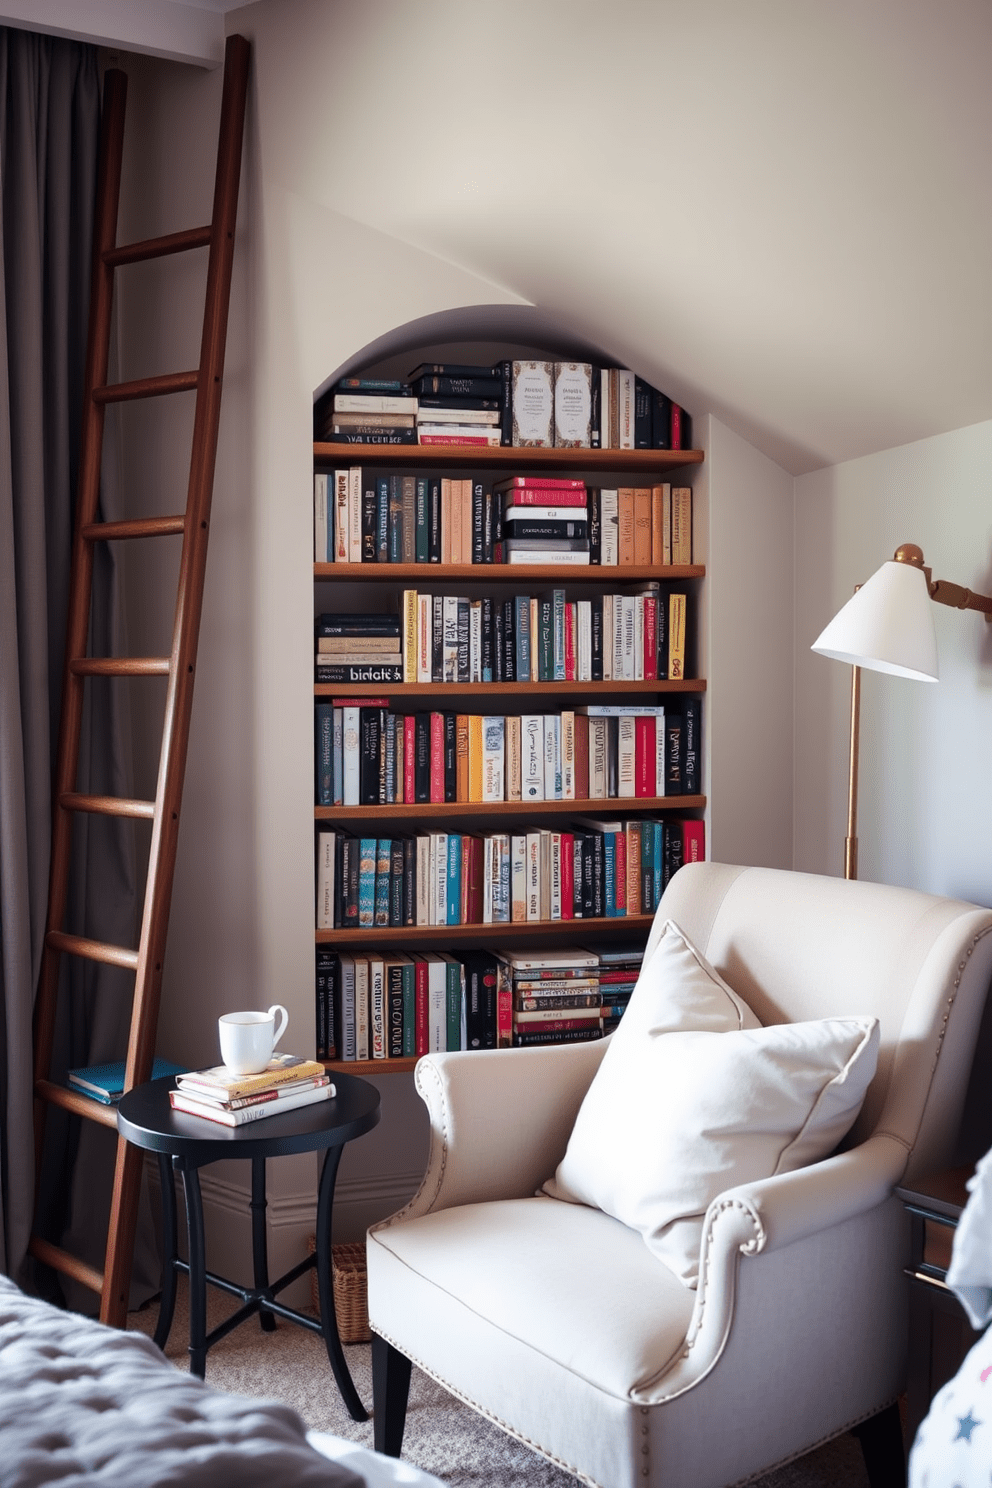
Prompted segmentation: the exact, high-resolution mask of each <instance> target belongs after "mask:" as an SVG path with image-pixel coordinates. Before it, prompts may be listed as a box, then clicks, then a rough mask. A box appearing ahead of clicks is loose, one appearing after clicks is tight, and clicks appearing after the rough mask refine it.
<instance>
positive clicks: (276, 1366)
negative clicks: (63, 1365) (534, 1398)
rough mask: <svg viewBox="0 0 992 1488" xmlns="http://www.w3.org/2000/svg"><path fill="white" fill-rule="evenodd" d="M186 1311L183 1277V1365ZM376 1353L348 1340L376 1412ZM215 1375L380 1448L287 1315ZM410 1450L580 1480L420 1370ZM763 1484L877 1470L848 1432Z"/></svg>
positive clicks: (213, 1365)
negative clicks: (355, 1418) (867, 1467)
mask: <svg viewBox="0 0 992 1488" xmlns="http://www.w3.org/2000/svg"><path fill="white" fill-rule="evenodd" d="M233 1310H234V1307H233V1304H232V1302H231V1299H230V1298H227V1297H224V1296H222V1295H220V1294H218V1293H216V1292H213V1291H212V1290H211V1291H210V1294H209V1296H208V1301H207V1326H208V1328H213V1327H216V1326H217V1324H218V1323H219V1322H221V1321H222V1319H223V1318H224V1317H225V1316H227V1315H228V1314H229V1313H230V1312H232V1311H233ZM187 1318H188V1314H187V1310H186V1289H185V1279H183V1280H182V1281H181V1282H180V1290H179V1298H178V1302H177V1305H176V1315H175V1321H174V1322H173V1325H172V1333H171V1336H170V1338H169V1341H168V1344H167V1346H166V1350H165V1352H166V1354H167V1355H168V1357H169V1358H170V1359H171V1360H172V1361H173V1363H174V1364H176V1366H177V1367H178V1368H180V1369H185V1368H187V1366H188V1358H187V1354H186V1343H187V1341H188V1336H189V1334H188V1327H189V1324H188V1321H187ZM156 1321H157V1308H156V1307H155V1306H154V1305H152V1306H149V1307H147V1308H144V1309H143V1310H142V1311H141V1312H136V1313H132V1314H131V1315H130V1317H129V1319H128V1326H129V1327H130V1328H137V1329H140V1331H142V1332H144V1333H148V1334H151V1333H153V1332H154V1331H155V1323H156ZM371 1352H372V1351H371V1348H370V1346H369V1345H368V1344H348V1345H346V1347H345V1355H346V1358H347V1360H348V1367H349V1368H350V1370H351V1374H352V1378H353V1379H354V1381H355V1385H356V1388H357V1390H358V1393H359V1395H360V1396H361V1398H362V1400H363V1401H364V1402H365V1404H366V1406H367V1407H368V1408H369V1409H371V1406H372V1362H371ZM207 1380H208V1381H209V1383H210V1384H212V1385H215V1386H217V1388H218V1389H221V1390H229V1391H231V1392H232V1393H233V1394H236V1395H248V1396H255V1397H259V1396H265V1397H268V1398H270V1399H276V1400H281V1401H284V1402H285V1403H286V1404H287V1405H291V1406H292V1407H293V1409H294V1410H296V1411H298V1412H299V1414H300V1415H301V1416H302V1417H303V1419H304V1421H305V1422H306V1423H307V1425H308V1426H310V1427H312V1428H314V1429H316V1430H319V1431H329V1432H332V1433H333V1434H334V1435H336V1436H343V1437H346V1438H348V1439H349V1440H350V1441H356V1442H359V1443H360V1444H361V1445H362V1446H367V1447H370V1446H372V1422H371V1421H368V1422H365V1423H364V1424H358V1423H357V1422H355V1421H353V1420H352V1419H351V1417H350V1416H349V1415H348V1412H347V1411H346V1410H345V1408H344V1406H343V1404H342V1403H341V1399H340V1397H339V1395H338V1392H337V1387H336V1385H335V1383H334V1377H333V1375H332V1374H331V1371H330V1366H329V1365H328V1362H327V1353H326V1350H325V1348H324V1344H323V1340H322V1339H321V1338H320V1336H319V1335H318V1334H316V1333H311V1332H309V1331H308V1330H306V1329H304V1328H300V1327H296V1326H295V1325H294V1324H292V1323H288V1322H283V1321H279V1322H278V1324H277V1328H276V1331H275V1332H274V1333H262V1332H261V1330H260V1328H259V1326H258V1323H257V1322H255V1321H254V1320H253V1321H251V1322H248V1323H245V1324H244V1325H243V1326H242V1327H240V1328H237V1329H235V1331H234V1332H233V1333H230V1334H228V1336H227V1337H226V1338H224V1339H222V1340H221V1341H220V1343H218V1344H217V1345H216V1346H215V1347H214V1348H212V1349H211V1350H210V1353H209V1354H208V1356H207ZM403 1456H404V1458H406V1459H407V1461H409V1462H412V1463H414V1464H415V1465H416V1466H417V1467H421V1468H424V1469H425V1471H427V1472H432V1473H434V1474H436V1476H437V1477H439V1478H441V1479H442V1481H443V1482H445V1483H447V1484H448V1485H449V1488H575V1484H576V1481H577V1480H576V1479H575V1478H574V1477H573V1476H572V1475H571V1474H570V1473H566V1472H562V1471H561V1470H560V1469H559V1468H556V1467H554V1466H553V1465H552V1464H551V1463H550V1462H546V1461H545V1460H544V1458H542V1457H539V1456H537V1455H536V1453H534V1452H531V1451H530V1450H529V1448H527V1447H524V1446H521V1445H520V1444H519V1443H518V1442H515V1441H514V1440H513V1439H512V1437H509V1436H506V1435H505V1434H504V1433H503V1432H502V1431H500V1430H499V1429H498V1427H496V1426H493V1425H491V1424H490V1423H489V1422H488V1421H486V1420H485V1419H484V1418H483V1417H482V1416H479V1415H477V1414H476V1412H475V1411H473V1410H470V1409H469V1407H468V1406H465V1405H462V1404H461V1403H460V1402H459V1401H457V1400H455V1399H454V1398H453V1397H452V1396H450V1395H449V1394H448V1393H447V1391H445V1390H443V1389H442V1388H441V1386H440V1385H437V1384H435V1383H434V1381H433V1380H431V1379H429V1378H428V1377H427V1376H426V1375H425V1374H422V1373H421V1372H420V1370H418V1369H414V1371H413V1377H412V1380H411V1383H410V1405H409V1410H408V1413H407V1423H406V1432H405V1434H404V1437H403ZM684 1488H691V1485H689V1484H686V1485H684ZM754 1488H868V1477H867V1474H866V1472H865V1469H864V1463H863V1460H862V1457H861V1448H860V1447H859V1445H858V1443H857V1442H856V1441H855V1440H854V1438H853V1437H851V1436H843V1437H839V1438H838V1439H837V1440H836V1441H833V1442H830V1443H828V1444H827V1445H826V1446H825V1447H821V1448H819V1449H818V1450H817V1451H815V1452H810V1453H809V1454H808V1455H807V1456H806V1457H803V1458H801V1459H800V1460H799V1461H798V1462H793V1463H790V1464H789V1466H788V1467H782V1468H779V1469H777V1470H776V1471H775V1472H771V1473H767V1474H766V1475H765V1476H764V1477H763V1478H760V1479H757V1480H756V1481H755V1485H754Z"/></svg>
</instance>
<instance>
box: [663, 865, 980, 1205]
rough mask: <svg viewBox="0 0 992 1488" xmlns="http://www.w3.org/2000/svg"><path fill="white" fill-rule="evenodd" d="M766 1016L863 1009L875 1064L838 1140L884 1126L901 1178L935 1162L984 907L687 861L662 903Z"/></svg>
mask: <svg viewBox="0 0 992 1488" xmlns="http://www.w3.org/2000/svg"><path fill="white" fill-rule="evenodd" d="M667 919H672V920H675V921H676V923H677V924H679V925H680V926H681V927H682V929H683V930H684V931H685V932H686V934H687V935H688V936H689V937H690V939H691V940H692V941H693V942H694V943H695V945H696V946H697V947H698V948H699V950H700V951H702V953H703V954H704V955H705V956H706V957H707V959H708V960H709V961H710V962H711V963H712V964H713V965H714V966H715V967H716V968H717V970H718V971H719V972H720V973H721V975H722V976H724V977H726V979H727V981H728V982H729V983H730V985H731V986H732V987H733V988H734V989H735V991H737V992H739V993H740V995H741V996H742V997H743V998H744V999H745V1001H746V1002H747V1003H748V1004H749V1005H750V1006H751V1007H752V1008H753V1010H754V1012H755V1013H756V1014H757V1015H758V1017H759V1018H760V1019H761V1021H762V1023H796V1022H800V1021H803V1020H805V1019H810V1018H824V1017H829V1016H831V1015H835V1014H859V1013H860V1014H871V1015H874V1016H875V1017H877V1018H878V1020H879V1023H880V1025H881V1050H880V1054H879V1062H878V1070H877V1072H876V1075H875V1078H874V1080H873V1081H872V1084H871V1086H870V1087H869V1090H868V1095H867V1097H866V1099H865V1104H864V1107H863V1109H862V1111H861V1114H860V1116H859V1117H858V1120H857V1122H856V1124H855V1126H854V1128H853V1130H852V1132H851V1134H850V1136H849V1138H848V1142H847V1143H846V1144H845V1145H853V1144H855V1143H858V1142H861V1141H864V1140H865V1138H866V1137H868V1136H870V1135H871V1134H872V1133H873V1132H875V1131H879V1132H885V1133H887V1134H888V1135H890V1136H892V1137H894V1138H895V1139H896V1140H897V1141H898V1142H900V1143H901V1144H902V1145H904V1146H905V1148H906V1153H907V1169H906V1176H907V1177H909V1178H912V1177H913V1176H915V1175H918V1174H922V1173H924V1172H927V1171H929V1170H932V1169H934V1168H939V1167H941V1166H945V1165H946V1164H947V1163H948V1162H949V1160H950V1157H951V1154H952V1151H953V1147H954V1143H955V1140H956V1137H957V1132H958V1125H959V1122H960V1119H961V1110H962V1105H963V1102H964V1097H965V1091H966V1088H967V1083H968V1076H969V1073H970V1070H971V1062H972V1056H973V1053H974V1048H975V1041H976V1038H977V1034H978V1026H979V1022H980V1020H981V1016H982V1010H983V1007H984V1005H985V997H986V993H987V992H988V989H989V981H990V978H992V910H988V909H979V908H977V907H976V906H975V905H973V904H965V903H963V902H961V901H959V900H955V899H942V898H939V897H937V896H936V895H933V894H923V893H919V892H918V891H916V890H914V889H900V888H893V887H890V886H888V885H885V884H873V883H858V882H851V881H846V880H844V879H838V878H826V877H819V876H816V875H813V874H806V873H792V872H787V871H783V870H778V869H771V868H736V867H730V866H728V865H726V864H723V863H692V864H687V865H686V866H685V867H684V868H682V869H680V871H679V872H678V873H677V874H676V875H675V877H674V878H673V879H672V881H671V883H670V884H669V886H668V888H667V889H666V891H665V893H664V895H663V897H662V900H661V904H660V905H659V908H658V912H657V916H656V919H655V924H654V927H653V929H652V933H651V938H650V940H649V942H648V950H647V955H648V956H650V954H651V952H652V950H653V949H654V945H655V944H656V942H657V939H658V935H659V933H660V926H661V925H662V924H663V923H664V921H665V920H667Z"/></svg>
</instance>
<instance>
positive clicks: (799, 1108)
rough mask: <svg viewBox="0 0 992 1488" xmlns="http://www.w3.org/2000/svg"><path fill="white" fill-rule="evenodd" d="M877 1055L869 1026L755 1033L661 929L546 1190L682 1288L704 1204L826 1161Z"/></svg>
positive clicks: (689, 1280) (746, 1013) (847, 1023)
mask: <svg viewBox="0 0 992 1488" xmlns="http://www.w3.org/2000/svg"><path fill="white" fill-rule="evenodd" d="M628 1019H630V1022H629V1023H628ZM675 1030H678V1031H675ZM877 1057H878V1021H877V1019H875V1018H858V1017H850V1018H826V1019H823V1020H820V1021H816V1022H810V1023H783V1024H776V1025H774V1026H772V1027H770V1028H762V1027H761V1026H760V1025H759V1024H758V1020H757V1019H756V1018H755V1016H754V1014H753V1013H751V1011H750V1009H748V1008H747V1006H746V1004H744V1003H743V1002H741V1000H740V999H739V998H738V997H736V996H735V994H734V993H733V992H732V991H731V990H730V988H729V987H727V986H726V983H724V982H723V981H722V979H721V978H719V977H718V975H717V973H716V972H715V971H714V970H713V968H712V967H709V966H708V963H706V961H705V959H704V958H703V957H702V956H701V955H700V954H699V952H698V951H696V950H695V949H694V948H693V947H692V945H691V944H690V942H689V941H688V940H687V939H686V937H685V936H684V935H682V933H681V931H679V929H678V927H677V926H676V925H674V923H673V922H671V921H669V923H668V925H666V927H665V933H664V935H663V937H662V940H661V942H660V944H659V946H658V949H657V951H656V952H655V954H654V956H652V958H651V961H650V962H649V963H648V965H647V966H646V967H645V969H644V973H643V975H642V977H641V980H640V981H639V982H638V984H637V988H636V989H635V991H634V994H633V996H632V997H631V1000H630V1007H629V1008H628V1010H627V1012H626V1013H624V1016H623V1019H622V1020H621V1022H620V1026H619V1028H618V1029H617V1031H616V1033H615V1034H614V1035H613V1038H612V1040H611V1045H610V1048H609V1049H608V1050H607V1052H606V1054H605V1055H604V1057H603V1061H602V1063H601V1065H600V1067H599V1070H598V1071H597V1074H596V1076H595V1078H594V1079H593V1082H592V1084H591V1085H590V1087H589V1090H588V1091H587V1093H586V1097H585V1100H584V1101H583V1103H582V1106H581V1107H580V1109H579V1113H578V1116H577V1118H576V1121H575V1126H574V1128H573V1130H572V1135H571V1137H570V1139H569V1144H568V1149H567V1151H566V1153H565V1156H564V1158H563V1159H562V1161H561V1163H560V1164H559V1167H558V1170H557V1172H556V1173H555V1176H554V1178H552V1179H550V1180H549V1181H548V1182H547V1183H546V1184H545V1185H544V1192H545V1193H547V1194H549V1195H551V1197H553V1198H559V1199H567V1200H570V1201H572V1202H575V1203H583V1204H590V1205H593V1206H594V1207H596V1208H598V1209H602V1210H604V1211H605V1212H606V1213H607V1214H612V1215H613V1216H614V1217H615V1218H616V1219H619V1220H621V1221H622V1222H623V1223H624V1224H627V1225H629V1226H631V1228H633V1229H636V1230H639V1231H640V1233H641V1235H642V1236H643V1237H644V1241H645V1243H646V1244H647V1245H648V1247H649V1248H650V1249H651V1250H652V1251H653V1252H654V1254H655V1255H657V1256H658V1258H659V1259H660V1260H662V1261H664V1262H665V1264H666V1265H667V1266H669V1267H670V1268H671V1269H672V1270H673V1271H674V1272H675V1274H676V1275H677V1276H678V1277H679V1278H680V1279H681V1280H682V1281H683V1282H684V1283H685V1285H686V1286H689V1287H694V1286H695V1285H696V1281H697V1277H698V1268H699V1245H700V1239H701V1235H702V1225H703V1219H704V1217H705V1214H706V1210H707V1208H708V1206H709V1204H710V1202H711V1201H712V1200H713V1199H715V1198H717V1197H718V1196H719V1195H720V1194H721V1193H723V1192H724V1190H725V1189H728V1188H733V1187H735V1186H736V1185H737V1184H739V1183H746V1182H749V1181H751V1180H754V1179H756V1178H765V1177H770V1176H771V1175H773V1174H775V1173H785V1172H790V1171H792V1170H793V1169H795V1168H800V1167H804V1166H805V1165H806V1164H808V1163H811V1162H816V1161H817V1160H818V1159H819V1158H821V1157H825V1156H826V1155H827V1154H828V1153H829V1152H831V1151H833V1149H834V1148H835V1147H836V1146H837V1143H838V1142H839V1141H840V1140H841V1138H842V1137H843V1136H844V1134H845V1133H846V1132H847V1131H848V1129H849V1128H850V1126H851V1124H852V1122H853V1121H854V1119H855V1117H856V1116H857V1114H858V1111H859V1110H860V1108H861V1104H862V1101H863V1100H864V1095H865V1091H866V1089H867V1087H868V1084H869V1082H870V1080H871V1078H872V1076H873V1074H874V1073H875V1064H876V1060H877Z"/></svg>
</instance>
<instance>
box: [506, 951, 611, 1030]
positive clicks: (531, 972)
mask: <svg viewBox="0 0 992 1488" xmlns="http://www.w3.org/2000/svg"><path fill="white" fill-rule="evenodd" d="M499 960H500V962H501V963H502V965H503V966H504V967H505V968H506V971H507V974H508V976H509V980H510V1004H511V1010H512V1024H511V1027H512V1042H513V1044H514V1046H515V1047H518V1048H525V1047H528V1046H530V1045H534V1044H576V1043H585V1042H587V1041H588V1040H590V1039H598V1038H602V1036H603V1017H602V1006H601V1004H602V994H601V992H600V986H599V976H600V965H599V956H598V955H597V954H596V953H595V952H594V951H588V950H582V949H579V948H576V949H575V950H568V951H534V950H524V951H502V952H501V953H500V955H499Z"/></svg>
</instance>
